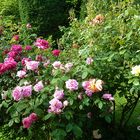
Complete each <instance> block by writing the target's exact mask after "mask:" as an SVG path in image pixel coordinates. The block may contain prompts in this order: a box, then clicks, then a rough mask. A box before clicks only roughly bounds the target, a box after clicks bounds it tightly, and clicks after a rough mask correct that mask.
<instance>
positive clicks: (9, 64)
mask: <svg viewBox="0 0 140 140" xmlns="http://www.w3.org/2000/svg"><path fill="white" fill-rule="evenodd" d="M21 52H22V47H21V45H12V47H11V49H10V52H9V51H8V52H7V56H8V57H7V58H5V61H4V63H0V74H3V73H5V72H6V71H8V70H11V69H14V68H16V66H17V62H16V61H15V60H18V56H19V54H20V53H21Z"/></svg>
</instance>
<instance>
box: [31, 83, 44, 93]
mask: <svg viewBox="0 0 140 140" xmlns="http://www.w3.org/2000/svg"><path fill="white" fill-rule="evenodd" d="M43 88H44V85H43V83H42V81H39V82H38V83H37V84H36V85H35V86H34V87H33V89H34V91H36V92H39V91H41V90H42V89H43Z"/></svg>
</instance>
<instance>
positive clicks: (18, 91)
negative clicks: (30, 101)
mask: <svg viewBox="0 0 140 140" xmlns="http://www.w3.org/2000/svg"><path fill="white" fill-rule="evenodd" d="M12 96H13V98H14V100H15V101H19V100H21V99H22V98H23V94H22V87H19V86H17V87H16V88H15V89H14V90H13V92H12Z"/></svg>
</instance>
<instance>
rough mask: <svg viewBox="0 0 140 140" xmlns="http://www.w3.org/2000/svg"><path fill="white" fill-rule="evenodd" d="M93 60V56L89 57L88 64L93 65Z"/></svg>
mask: <svg viewBox="0 0 140 140" xmlns="http://www.w3.org/2000/svg"><path fill="white" fill-rule="evenodd" d="M92 62H93V59H92V58H91V57H88V58H87V60H86V63H87V64H88V65H91V64H92Z"/></svg>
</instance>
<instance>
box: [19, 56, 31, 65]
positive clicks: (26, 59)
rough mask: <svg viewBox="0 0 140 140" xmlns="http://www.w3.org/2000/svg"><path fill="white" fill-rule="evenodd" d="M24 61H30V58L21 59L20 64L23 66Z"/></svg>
mask: <svg viewBox="0 0 140 140" xmlns="http://www.w3.org/2000/svg"><path fill="white" fill-rule="evenodd" d="M26 61H31V58H25V57H24V58H23V59H22V60H21V64H22V65H23V66H25V62H26Z"/></svg>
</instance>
